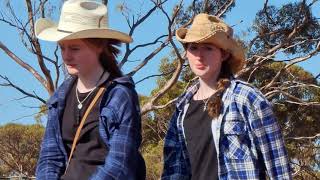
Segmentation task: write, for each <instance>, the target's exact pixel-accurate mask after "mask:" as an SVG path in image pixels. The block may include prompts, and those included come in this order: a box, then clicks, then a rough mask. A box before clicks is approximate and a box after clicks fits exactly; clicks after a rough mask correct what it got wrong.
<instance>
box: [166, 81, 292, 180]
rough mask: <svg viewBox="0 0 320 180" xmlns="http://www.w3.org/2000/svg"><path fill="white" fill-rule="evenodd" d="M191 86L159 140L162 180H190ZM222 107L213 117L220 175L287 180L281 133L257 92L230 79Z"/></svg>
mask: <svg viewBox="0 0 320 180" xmlns="http://www.w3.org/2000/svg"><path fill="white" fill-rule="evenodd" d="M197 89H198V84H196V85H194V86H192V87H191V88H189V89H188V91H187V92H186V93H185V94H183V95H182V96H181V97H180V99H179V100H178V102H177V107H176V111H175V113H174V115H173V117H172V119H171V121H170V125H169V129H168V132H167V135H166V138H165V143H164V170H163V174H162V180H189V179H191V176H192V175H191V167H190V166H191V165H190V161H189V157H188V152H187V148H186V141H185V136H184V130H183V117H184V115H185V113H186V110H187V106H188V102H189V100H190V99H191V98H192V96H193V95H194V94H195V93H196V92H197ZM222 100H223V109H222V112H221V114H220V116H219V117H218V118H216V119H214V120H213V124H214V123H215V126H212V132H213V137H214V140H215V147H216V150H217V154H218V176H219V179H221V180H223V179H246V180H248V179H252V180H253V179H266V176H268V177H269V178H270V179H292V176H291V168H290V165H289V160H288V156H287V152H286V149H285V146H284V141H283V137H282V134H281V132H280V129H279V126H278V124H277V122H276V119H275V117H274V115H273V112H272V108H271V106H270V104H269V102H268V101H267V100H266V99H265V97H264V96H263V95H262V94H261V92H260V91H259V90H257V89H256V88H254V87H251V86H250V85H249V84H247V83H245V82H242V81H240V80H232V81H231V85H230V87H229V88H227V90H226V91H225V93H224V95H223V98H222Z"/></svg>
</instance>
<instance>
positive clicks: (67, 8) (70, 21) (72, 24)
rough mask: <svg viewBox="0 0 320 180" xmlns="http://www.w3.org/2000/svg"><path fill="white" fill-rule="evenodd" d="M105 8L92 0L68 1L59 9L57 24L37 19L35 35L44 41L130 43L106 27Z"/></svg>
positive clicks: (121, 34) (124, 37) (127, 39)
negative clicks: (89, 39) (115, 41)
mask: <svg viewBox="0 0 320 180" xmlns="http://www.w3.org/2000/svg"><path fill="white" fill-rule="evenodd" d="M107 21H108V17H107V7H106V6H105V5H104V4H102V3H99V2H95V1H92V0H68V1H66V2H65V3H64V4H63V6H62V9H61V15H60V20H59V23H58V24H56V23H54V22H53V21H51V20H50V19H46V18H41V19H38V20H37V22H36V24H35V34H36V36H37V37H38V38H39V39H42V40H46V41H61V40H68V39H81V38H108V39H117V40H120V41H121V42H125V43H130V42H132V38H131V37H130V36H129V35H127V34H125V33H122V32H120V31H116V30H113V29H110V28H109V26H108V23H107Z"/></svg>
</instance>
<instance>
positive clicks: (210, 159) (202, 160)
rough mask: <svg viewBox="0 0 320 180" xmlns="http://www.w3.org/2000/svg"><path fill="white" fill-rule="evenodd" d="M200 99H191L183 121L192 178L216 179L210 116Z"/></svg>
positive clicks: (215, 153) (216, 162) (215, 155)
mask: <svg viewBox="0 0 320 180" xmlns="http://www.w3.org/2000/svg"><path fill="white" fill-rule="evenodd" d="M203 106H204V102H203V101H202V100H193V99H192V100H191V101H190V105H189V108H188V110H187V113H186V116H185V119H184V121H183V126H184V132H185V136H186V142H187V150H188V153H189V158H190V163H191V171H192V172H191V173H192V178H191V179H192V180H208V179H210V180H217V179H218V160H217V152H216V148H215V146H214V140H213V136H212V131H211V122H212V118H211V117H210V116H209V115H208V112H207V111H203Z"/></svg>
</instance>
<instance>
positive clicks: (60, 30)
mask: <svg viewBox="0 0 320 180" xmlns="http://www.w3.org/2000/svg"><path fill="white" fill-rule="evenodd" d="M57 31H59V32H63V33H69V34H71V33H73V32H72V31H65V30H62V29H57Z"/></svg>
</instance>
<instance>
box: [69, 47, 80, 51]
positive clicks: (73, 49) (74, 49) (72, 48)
mask: <svg viewBox="0 0 320 180" xmlns="http://www.w3.org/2000/svg"><path fill="white" fill-rule="evenodd" d="M70 49H71V50H72V51H78V50H79V49H80V48H78V47H71V48H70Z"/></svg>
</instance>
